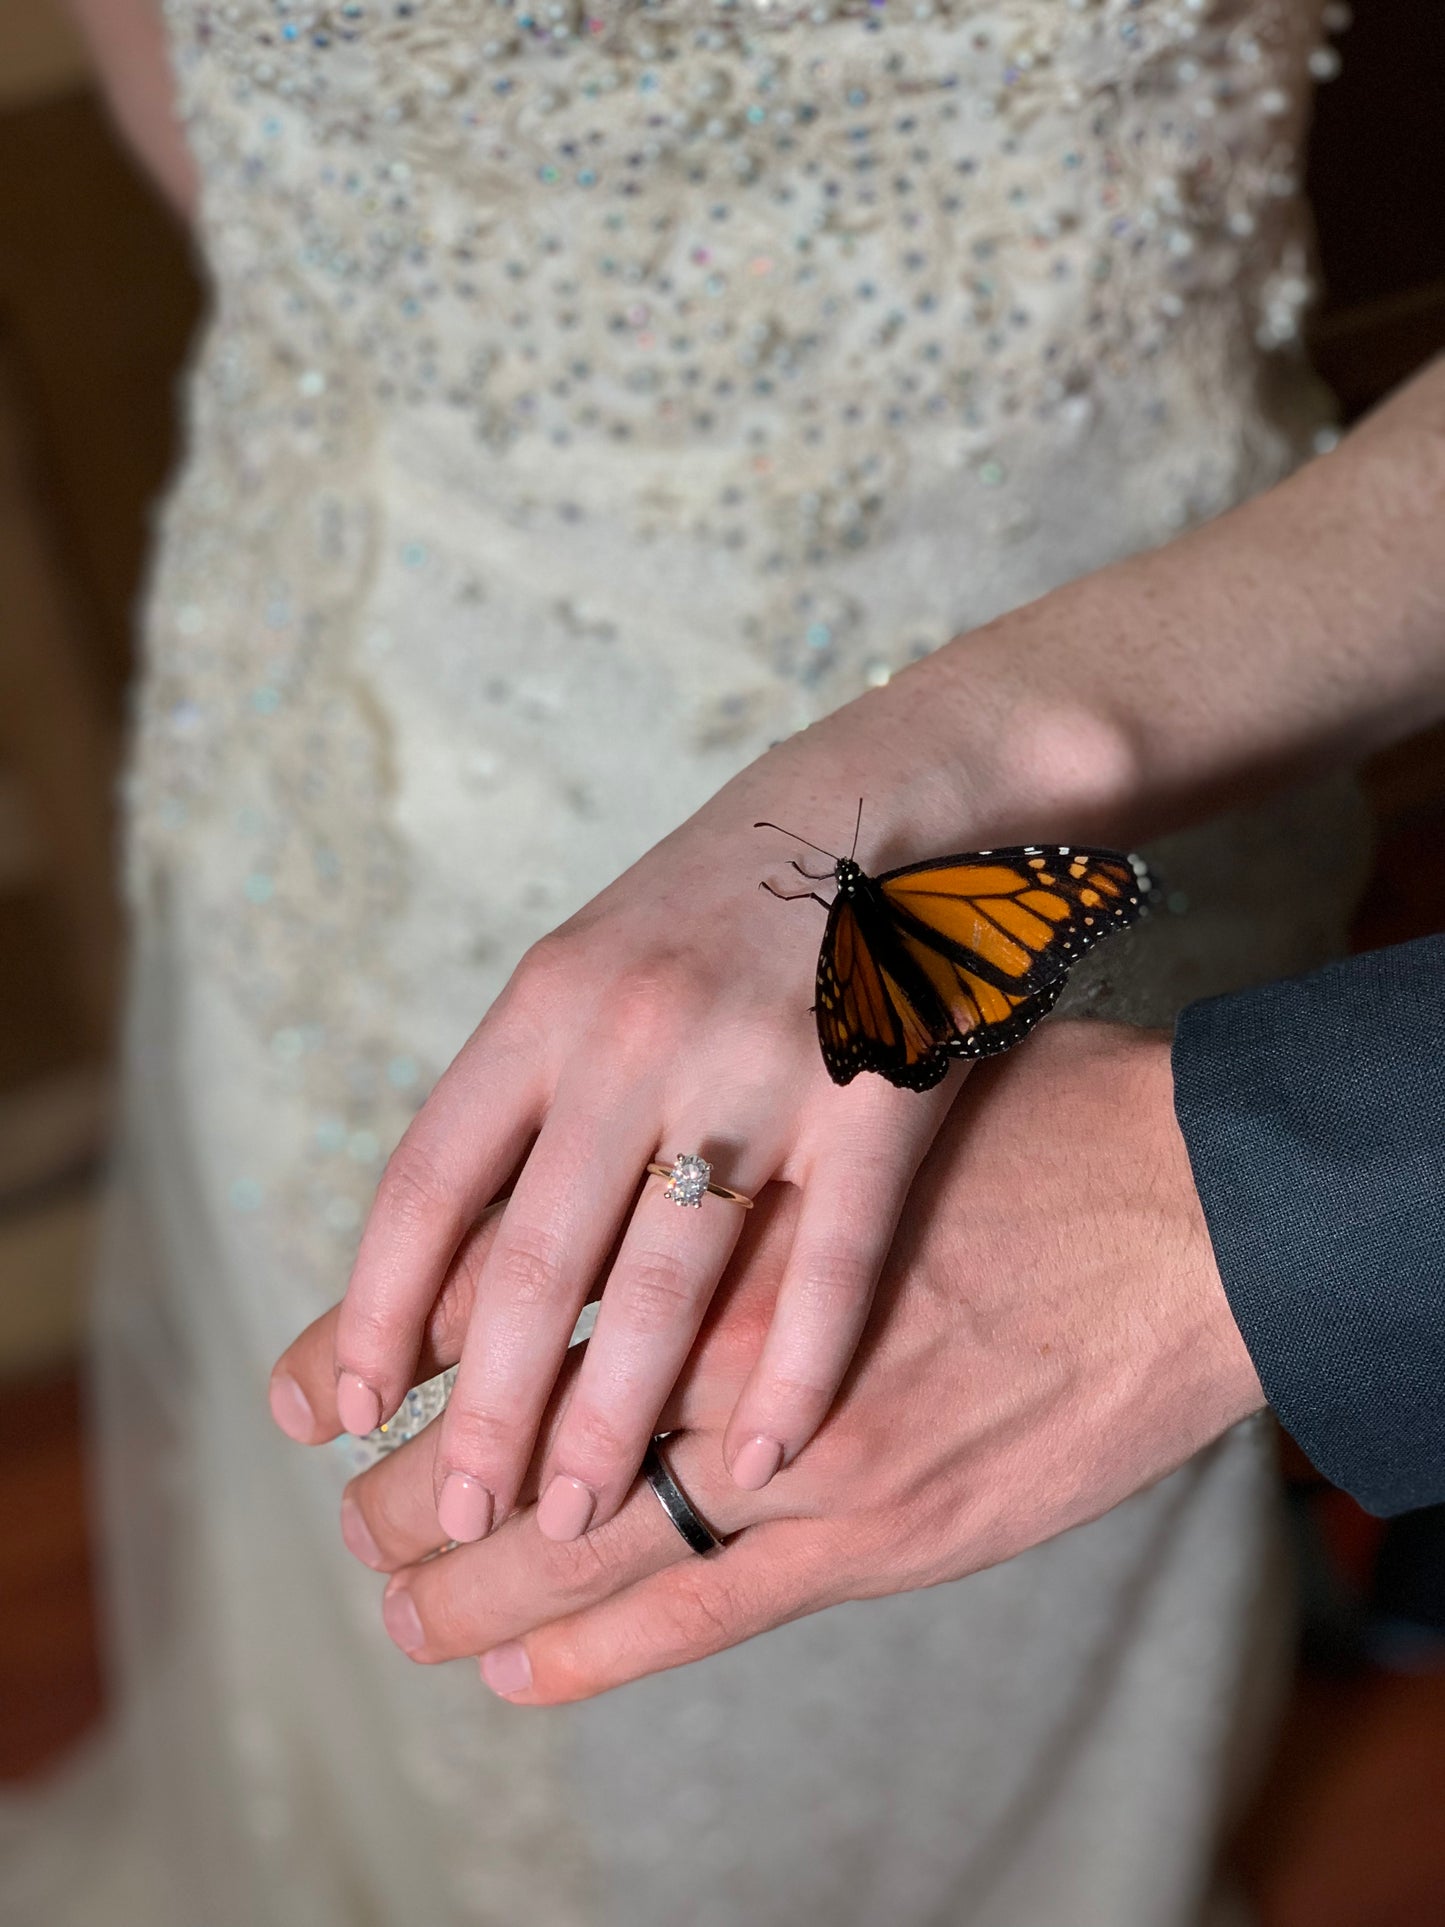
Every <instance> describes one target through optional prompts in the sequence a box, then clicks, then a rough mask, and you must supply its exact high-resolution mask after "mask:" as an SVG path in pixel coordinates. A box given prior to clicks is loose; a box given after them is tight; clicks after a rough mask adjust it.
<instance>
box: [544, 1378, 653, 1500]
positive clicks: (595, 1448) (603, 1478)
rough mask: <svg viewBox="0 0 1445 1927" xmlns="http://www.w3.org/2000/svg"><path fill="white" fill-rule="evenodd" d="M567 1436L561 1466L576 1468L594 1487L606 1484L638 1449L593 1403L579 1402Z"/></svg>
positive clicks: (562, 1444)
mask: <svg viewBox="0 0 1445 1927" xmlns="http://www.w3.org/2000/svg"><path fill="white" fill-rule="evenodd" d="M565 1430H566V1436H565V1438H564V1439H562V1440H561V1441H559V1443H558V1447H557V1454H556V1456H557V1459H558V1461H559V1463H564V1464H566V1465H576V1466H578V1467H580V1468H581V1470H582V1471H584V1472H586V1473H587V1475H588V1478H589V1480H590V1482H592V1483H593V1484H598V1483H602V1484H605V1483H606V1482H607V1480H608V1479H609V1478H610V1477H611V1476H612V1474H613V1472H614V1471H615V1469H616V1468H617V1467H618V1466H619V1465H620V1464H621V1463H622V1462H623V1460H625V1459H626V1458H627V1457H628V1455H629V1453H630V1452H633V1451H635V1450H636V1449H637V1448H636V1447H634V1446H633V1445H632V1444H631V1443H630V1441H629V1440H628V1438H627V1436H626V1435H625V1433H623V1431H622V1430H621V1429H620V1428H619V1427H618V1426H617V1424H616V1423H615V1422H614V1421H613V1420H612V1419H611V1418H610V1417H609V1416H608V1415H607V1413H605V1412H602V1411H599V1409H598V1408H597V1407H596V1406H595V1405H592V1404H584V1403H583V1402H582V1400H581V1399H580V1398H579V1399H576V1400H574V1402H573V1405H572V1408H571V1410H570V1411H569V1412H568V1414H567V1421H566V1428H565Z"/></svg>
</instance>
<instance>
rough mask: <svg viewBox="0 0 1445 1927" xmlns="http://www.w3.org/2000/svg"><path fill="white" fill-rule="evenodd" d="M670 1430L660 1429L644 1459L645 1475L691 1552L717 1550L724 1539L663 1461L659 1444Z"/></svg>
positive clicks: (643, 1471)
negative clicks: (720, 1537) (700, 1513)
mask: <svg viewBox="0 0 1445 1927" xmlns="http://www.w3.org/2000/svg"><path fill="white" fill-rule="evenodd" d="M671 1436H672V1434H671V1433H670V1432H659V1433H658V1435H657V1437H656V1438H655V1439H654V1440H653V1441H652V1443H651V1444H650V1445H649V1446H648V1448H647V1456H646V1457H645V1458H644V1459H643V1461H642V1476H643V1477H644V1478H645V1479H646V1480H647V1483H648V1484H649V1485H650V1486H651V1487H652V1489H653V1491H654V1492H655V1493H656V1494H657V1502H658V1504H659V1505H660V1506H661V1507H662V1509H663V1511H664V1512H665V1513H666V1514H667V1516H668V1518H669V1519H671V1521H672V1523H673V1524H674V1525H675V1526H676V1527H677V1529H678V1531H679V1532H680V1533H681V1534H682V1536H683V1538H684V1539H685V1540H686V1542H687V1547H688V1550H689V1551H690V1552H716V1551H717V1550H718V1548H719V1546H721V1544H722V1540H721V1539H719V1538H718V1536H717V1534H716V1533H715V1532H714V1531H713V1530H712V1528H711V1526H709V1525H708V1523H707V1521H706V1520H705V1519H703V1518H702V1517H701V1516H700V1515H699V1514H698V1512H697V1511H696V1510H695V1509H694V1506H693V1503H692V1500H691V1499H689V1498H688V1496H687V1494H686V1493H685V1492H684V1491H683V1489H682V1487H681V1486H680V1485H679V1484H678V1482H677V1480H676V1479H675V1478H674V1477H673V1476H672V1474H671V1473H670V1472H669V1471H668V1469H667V1467H666V1466H665V1465H664V1464H663V1460H662V1454H661V1452H659V1451H658V1449H657V1448H658V1446H659V1444H660V1443H661V1442H662V1440H663V1439H665V1438H670V1437H671Z"/></svg>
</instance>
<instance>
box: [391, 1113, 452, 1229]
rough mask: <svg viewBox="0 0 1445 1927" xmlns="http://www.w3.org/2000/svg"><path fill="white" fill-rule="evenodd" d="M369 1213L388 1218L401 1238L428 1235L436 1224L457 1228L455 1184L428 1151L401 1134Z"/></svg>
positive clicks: (435, 1227)
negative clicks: (401, 1137)
mask: <svg viewBox="0 0 1445 1927" xmlns="http://www.w3.org/2000/svg"><path fill="white" fill-rule="evenodd" d="M372 1215H373V1218H377V1217H380V1218H383V1219H386V1220H389V1221H390V1223H391V1225H392V1226H393V1228H394V1229H396V1230H397V1231H399V1232H400V1233H401V1235H402V1236H403V1237H404V1238H405V1237H409V1236H410V1235H412V1234H415V1233H418V1232H420V1233H424V1234H426V1235H427V1236H431V1235H433V1234H434V1233H435V1231H436V1229H437V1227H438V1225H443V1226H446V1227H449V1228H457V1227H459V1223H460V1206H459V1202H458V1199H457V1195H456V1189H455V1186H454V1185H453V1184H452V1183H451V1181H450V1180H449V1179H448V1178H447V1176H446V1174H445V1173H444V1172H443V1171H442V1169H441V1167H440V1166H439V1165H438V1164H437V1162H436V1160H435V1158H434V1157H432V1155H431V1153H430V1152H428V1151H425V1150H423V1149H422V1147H421V1146H420V1145H419V1144H417V1143H416V1142H415V1141H413V1140H412V1139H409V1138H405V1137H404V1138H403V1139H402V1141H401V1143H400V1144H398V1145H397V1147H396V1149H395V1150H394V1151H393V1152H392V1154H391V1157H390V1158H389V1159H388V1160H387V1165H386V1169H385V1170H384V1171H383V1172H382V1174H381V1182H380V1184H379V1185H378V1186H377V1189H376V1202H375V1204H374V1205H373V1207H372Z"/></svg>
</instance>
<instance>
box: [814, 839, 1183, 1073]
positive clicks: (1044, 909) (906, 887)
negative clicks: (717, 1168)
mask: <svg viewBox="0 0 1445 1927" xmlns="http://www.w3.org/2000/svg"><path fill="white" fill-rule="evenodd" d="M831 874H832V880H833V882H834V883H835V885H836V894H835V896H834V898H833V900H832V902H831V904H829V906H828V924H827V928H826V930H825V931H824V933H823V943H822V948H821V950H820V951H819V954H818V975H817V999H816V1002H815V1005H814V1011H815V1015H816V1018H817V1025H818V1042H819V1045H820V1047H821V1049H822V1053H823V1061H824V1063H825V1064H826V1066H827V1069H828V1074H829V1076H830V1077H831V1078H832V1079H833V1081H834V1083H836V1084H848V1083H851V1082H852V1080H853V1078H854V1077H856V1076H857V1075H858V1073H859V1072H860V1071H873V1072H876V1073H877V1074H878V1075H879V1076H881V1077H886V1078H887V1079H888V1080H889V1082H890V1083H892V1084H897V1085H899V1086H901V1087H903V1088H905V1089H908V1090H917V1091H923V1090H928V1089H931V1087H932V1086H933V1085H935V1084H937V1083H939V1082H940V1081H941V1080H942V1078H943V1077H944V1076H945V1075H946V1074H947V1071H948V1068H949V1065H950V1064H951V1063H953V1062H954V1061H955V1060H956V1059H958V1058H973V1057H991V1056H993V1055H994V1054H995V1053H997V1052H999V1051H1004V1050H1008V1049H1009V1048H1010V1047H1011V1046H1012V1045H1014V1044H1016V1043H1018V1042H1019V1041H1020V1039H1021V1038H1023V1037H1026V1036H1027V1035H1028V1033H1029V1031H1030V1030H1032V1029H1033V1027H1034V1025H1035V1024H1036V1023H1037V1022H1038V1021H1039V1019H1040V1018H1041V1017H1043V1016H1044V1015H1046V1013H1047V1012H1048V1011H1049V1010H1050V1009H1052V1007H1053V1005H1054V1004H1055V1002H1056V1001H1057V999H1058V997H1059V994H1060V992H1061V991H1062V990H1063V987H1064V982H1065V980H1066V978H1067V976H1068V973H1069V970H1070V968H1071V967H1072V965H1073V964H1074V963H1075V962H1076V961H1077V959H1078V958H1079V957H1080V956H1082V955H1083V954H1084V952H1085V951H1086V950H1089V949H1090V948H1092V946H1093V945H1094V944H1095V943H1097V942H1098V941H1099V940H1100V938H1102V937H1106V936H1108V935H1109V934H1110V933H1111V932H1112V931H1114V930H1117V929H1119V928H1121V927H1122V926H1124V925H1125V924H1128V923H1132V922H1133V921H1134V920H1135V918H1136V917H1138V916H1139V914H1140V913H1141V911H1142V909H1143V907H1144V903H1145V900H1146V898H1147V896H1148V894H1149V892H1150V890H1151V888H1152V885H1151V883H1150V880H1149V877H1148V873H1147V871H1146V870H1145V868H1144V866H1143V864H1142V863H1141V862H1140V861H1139V859H1138V858H1137V857H1131V856H1127V855H1125V854H1124V853H1123V852H1121V851H1117V850H1097V849H1088V848H1083V847H1081V846H1078V845H1069V844H1021V845H1017V846H1014V847H1012V848H1009V849H1000V850H980V851H972V852H968V853H966V854H964V855H960V856H948V857H937V858H933V859H930V860H929V861H926V862H923V863H913V864H908V865H906V866H905V867H904V868H902V869H899V870H889V871H887V872H885V873H884V874H882V875H880V876H876V877H874V876H869V875H868V874H867V872H866V871H864V870H863V869H862V867H861V866H860V865H859V864H857V863H856V862H854V861H853V859H852V858H851V857H839V858H836V859H834V863H833V870H832V873H831Z"/></svg>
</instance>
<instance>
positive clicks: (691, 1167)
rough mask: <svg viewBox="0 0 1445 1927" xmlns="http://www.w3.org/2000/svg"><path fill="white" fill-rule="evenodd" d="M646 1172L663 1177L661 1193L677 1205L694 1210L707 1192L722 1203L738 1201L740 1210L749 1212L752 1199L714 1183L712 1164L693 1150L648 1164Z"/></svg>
mask: <svg viewBox="0 0 1445 1927" xmlns="http://www.w3.org/2000/svg"><path fill="white" fill-rule="evenodd" d="M647 1169H648V1173H649V1175H650V1176H652V1177H654V1178H666V1179H667V1189H666V1190H665V1191H664V1192H663V1194H662V1195H663V1197H665V1198H666V1199H667V1200H668V1202H669V1203H671V1204H681V1205H685V1206H687V1207H688V1208H689V1209H691V1210H693V1211H696V1210H698V1209H699V1207H700V1206H701V1204H702V1201H703V1198H704V1197H705V1196H707V1195H709V1194H711V1196H713V1197H714V1198H721V1199H722V1200H723V1201H724V1203H726V1204H740V1205H741V1206H742V1208H743V1210H744V1211H751V1210H752V1208H753V1201H752V1199H751V1198H748V1197H744V1195H743V1193H742V1192H741V1191H730V1190H729V1189H728V1187H727V1186H726V1185H725V1184H714V1183H713V1181H712V1166H711V1165H710V1164H709V1163H708V1161H707V1159H706V1158H704V1157H699V1156H698V1154H697V1152H696V1151H682V1152H679V1153H678V1155H677V1156H676V1157H675V1158H674V1159H673V1160H672V1163H671V1164H659V1163H653V1164H649V1165H648V1167H647Z"/></svg>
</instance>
